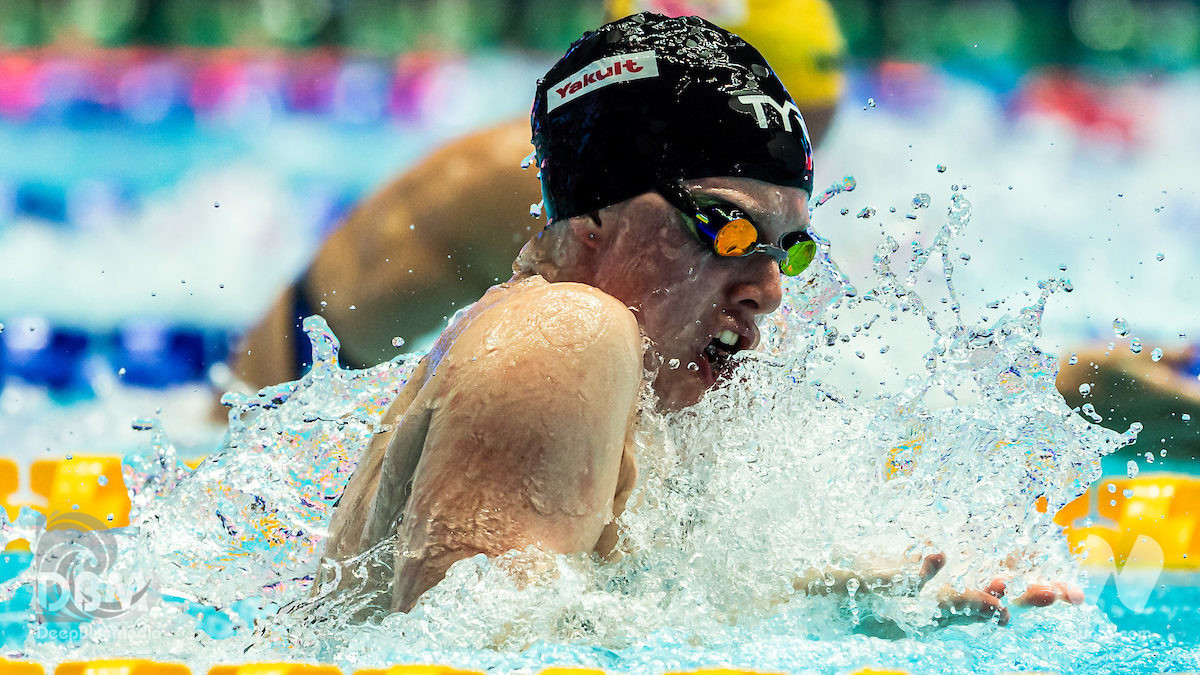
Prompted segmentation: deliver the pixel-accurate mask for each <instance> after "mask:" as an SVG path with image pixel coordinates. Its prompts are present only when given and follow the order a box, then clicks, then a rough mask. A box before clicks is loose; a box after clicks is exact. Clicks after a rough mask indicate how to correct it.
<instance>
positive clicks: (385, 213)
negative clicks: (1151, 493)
mask: <svg viewBox="0 0 1200 675" xmlns="http://www.w3.org/2000/svg"><path fill="white" fill-rule="evenodd" d="M607 9H608V13H609V16H610V17H611V18H614V19H615V18H617V17H621V16H626V15H628V14H632V13H633V12H635V11H640V10H653V11H659V12H660V13H663V14H672V13H673V12H679V13H688V14H691V13H694V14H701V15H705V13H706V11H707V13H708V15H709V17H710V18H711V19H712V20H713V21H714V23H716V24H718V25H720V26H723V27H725V28H727V29H729V30H731V31H732V32H734V33H736V34H738V35H741V36H742V37H744V38H745V39H747V40H749V41H750V42H752V43H753V44H755V45H757V46H759V48H760V49H762V50H763V52H764V53H765V54H766V56H767V57H768V59H769V60H770V62H771V64H772V65H773V66H774V68H775V71H776V73H777V74H778V75H779V77H780V78H781V79H782V80H783V82H784V84H785V86H787V88H788V90H789V91H790V92H791V93H792V94H793V95H794V96H795V98H794V99H793V100H795V101H796V103H797V104H798V105H799V106H800V109H801V111H802V112H803V113H804V119H805V121H806V122H807V123H808V129H809V133H810V134H811V138H813V139H820V138H821V137H822V136H823V135H824V133H825V130H826V129H827V128H828V126H829V124H830V122H831V121H832V118H833V111H834V106H835V104H836V102H837V99H838V96H839V95H840V93H841V90H842V86H843V74H842V66H841V64H842V55H843V51H844V49H845V41H844V40H843V38H842V35H841V32H840V31H839V30H838V26H837V21H836V18H835V17H834V14H833V10H832V8H831V7H830V6H829V5H828V4H827V2H826V0H723V1H722V2H712V1H711V0H609V2H608V6H607ZM530 149H531V148H530V147H529V124H528V120H525V119H516V120H512V121H509V122H506V123H503V124H500V125H498V126H495V127H492V128H489V129H485V130H482V131H479V132H476V133H472V134H470V135H467V136H465V137H463V138H461V139H459V140H457V141H454V142H452V143H450V144H448V145H446V146H445V147H442V148H440V149H438V150H436V151H434V152H433V153H432V154H431V155H429V156H428V157H426V158H425V159H424V160H422V161H421V162H420V163H418V164H417V165H416V166H415V167H413V168H412V169H411V170H409V171H407V172H406V173H404V174H403V175H401V176H400V177H398V178H397V179H396V180H395V181H393V182H392V183H391V184H389V185H387V186H386V187H384V188H383V189H382V190H381V191H380V192H378V193H377V194H375V195H374V196H372V197H370V198H369V199H367V200H366V201H365V202H363V203H362V204H361V205H359V206H358V207H357V208H356V209H355V210H354V212H353V213H352V214H351V215H350V216H349V218H348V219H347V220H346V222H345V224H344V225H342V227H340V228H339V229H338V230H337V231H335V232H334V233H333V234H332V235H331V236H330V237H329V239H328V240H327V241H326V242H325V243H324V245H323V246H322V247H321V249H320V250H319V251H318V252H317V254H316V257H315V258H314V259H313V261H312V263H311V265H310V266H309V267H308V269H307V270H306V271H305V273H304V274H303V275H302V276H301V278H300V279H298V280H297V281H295V282H294V283H293V284H292V285H291V286H289V287H288V288H287V289H285V290H284V292H283V293H282V294H281V295H280V296H279V297H278V298H277V299H276V300H275V302H274V303H273V304H272V306H271V307H270V309H269V310H268V311H267V313H266V315H264V317H263V318H262V319H261V320H260V321H259V322H258V324H257V325H256V326H254V327H253V328H252V329H251V330H250V331H249V332H248V333H247V334H246V336H245V337H244V338H243V340H242V342H241V344H239V345H238V347H237V348H236V349H235V352H234V353H233V354H231V355H230V359H229V360H230V363H231V369H232V371H233V374H234V375H235V376H236V378H237V379H239V380H241V381H242V382H244V383H246V384H248V385H249V386H250V387H252V388H253V389H257V388H260V387H264V386H268V385H273V384H278V383H280V382H287V381H290V380H295V379H297V378H299V377H300V376H301V375H302V374H303V372H304V370H305V369H306V368H307V365H308V364H309V362H310V359H311V355H310V353H309V343H308V340H307V338H306V337H305V336H304V333H303V331H302V330H301V327H300V322H301V320H302V319H303V318H304V317H306V316H308V315H310V314H316V313H319V314H322V315H323V316H324V317H325V318H326V320H327V321H329V324H330V326H331V327H332V328H333V330H334V331H335V332H336V333H337V336H338V339H339V340H340V342H341V351H340V353H339V357H340V359H341V362H342V364H343V365H346V366H348V367H353V368H360V367H365V366H370V365H374V364H376V363H378V362H380V361H383V360H385V359H389V358H391V357H393V356H395V354H396V351H397V350H396V348H395V347H394V346H393V344H392V340H393V338H394V337H403V338H405V339H406V340H408V342H409V343H410V344H415V343H418V342H420V341H421V340H420V337H421V336H424V335H426V334H431V333H434V332H435V331H437V330H439V329H440V328H442V327H444V326H445V324H446V317H447V316H448V315H450V314H453V313H454V312H455V311H456V310H458V309H459V308H461V307H465V306H466V305H467V304H469V303H471V302H473V301H474V300H475V299H477V298H478V297H479V296H480V294H482V293H483V292H484V291H485V290H486V289H487V288H488V287H490V286H492V285H493V284H495V283H496V282H498V281H502V280H504V279H506V278H507V277H508V276H509V275H510V274H512V259H513V255H514V254H515V253H516V252H517V250H518V249H519V247H520V246H521V244H522V243H524V242H525V241H526V240H527V239H529V237H530V236H532V235H533V234H535V233H536V231H537V230H538V229H540V228H539V227H538V226H537V221H536V220H535V219H533V218H531V217H530V216H529V210H530V205H531V204H532V203H534V202H537V201H538V199H539V194H540V192H541V187H540V186H539V184H538V180H537V169H536V168H532V169H529V170H527V171H524V170H522V169H521V168H520V161H521V158H522V157H525V156H526V155H528V154H529V151H530ZM222 385H223V388H225V389H228V388H231V387H233V386H235V385H234V383H231V382H228V383H222ZM225 415H226V411H225V410H224V409H221V410H220V415H219V416H220V417H221V418H222V419H223V418H224V417H225Z"/></svg>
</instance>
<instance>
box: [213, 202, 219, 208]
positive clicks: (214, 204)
mask: <svg viewBox="0 0 1200 675" xmlns="http://www.w3.org/2000/svg"><path fill="white" fill-rule="evenodd" d="M213 208H214V209H219V208H221V202H213Z"/></svg>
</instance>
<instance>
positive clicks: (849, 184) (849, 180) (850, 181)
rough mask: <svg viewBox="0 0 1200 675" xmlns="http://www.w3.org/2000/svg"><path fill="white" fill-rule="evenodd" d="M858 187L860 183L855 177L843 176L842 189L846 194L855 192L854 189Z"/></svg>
mask: <svg viewBox="0 0 1200 675" xmlns="http://www.w3.org/2000/svg"><path fill="white" fill-rule="evenodd" d="M856 187H858V181H856V180H854V176H842V189H843V190H845V191H846V192H854V188H856Z"/></svg>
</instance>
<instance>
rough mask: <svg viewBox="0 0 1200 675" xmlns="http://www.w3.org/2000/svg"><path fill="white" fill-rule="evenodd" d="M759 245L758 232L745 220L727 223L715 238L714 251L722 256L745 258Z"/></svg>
mask: <svg viewBox="0 0 1200 675" xmlns="http://www.w3.org/2000/svg"><path fill="white" fill-rule="evenodd" d="M756 243H758V230H757V229H755V227H754V225H751V224H750V221H749V220H746V219H745V218H738V219H737V220H731V221H729V222H728V223H725V226H724V227H722V228H721V229H720V230H719V231H718V232H717V236H715V237H713V250H715V251H716V252H717V255H722V256H743V255H746V254H747V253H749V252H750V249H752V248H754V245H755V244H756Z"/></svg>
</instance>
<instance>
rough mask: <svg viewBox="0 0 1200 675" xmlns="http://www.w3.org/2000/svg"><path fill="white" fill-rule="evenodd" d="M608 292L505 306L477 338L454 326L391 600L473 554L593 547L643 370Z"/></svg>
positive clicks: (632, 326) (627, 319)
mask: <svg viewBox="0 0 1200 675" xmlns="http://www.w3.org/2000/svg"><path fill="white" fill-rule="evenodd" d="M555 286H557V284H555ZM604 298H605V299H601V300H599V301H598V300H597V296H595V295H587V296H586V297H582V298H581V299H580V300H581V301H580V302H579V303H577V304H574V305H573V306H572V304H573V303H571V302H567V303H565V304H566V305H567V306H563V304H564V303H563V302H562V298H557V299H556V300H555V302H554V303H551V304H552V306H545V305H543V306H541V307H537V306H533V307H515V308H510V310H512V311H509V312H508V318H506V319H505V321H508V322H510V323H512V324H513V325H511V326H503V325H501V326H498V327H494V328H493V330H491V331H490V332H489V334H488V335H486V336H481V337H480V338H479V345H478V347H471V346H470V340H472V339H474V338H473V337H472V336H471V335H468V334H466V333H464V335H463V337H462V338H461V340H460V344H459V345H456V347H455V348H454V349H455V353H452V354H451V355H448V356H447V360H448V361H451V363H448V364H443V367H447V366H448V367H451V368H454V369H455V371H454V372H453V377H454V378H455V379H454V381H453V382H450V383H449V384H448V386H447V390H448V393H447V394H446V395H445V397H444V399H443V400H442V402H441V403H440V404H439V410H438V412H437V414H436V415H435V416H434V419H433V421H432V424H431V426H430V431H429V436H428V440H427V441H426V446H425V447H426V450H425V453H424V455H423V456H422V458H421V462H420V465H419V466H418V467H417V472H416V475H415V476H414V487H413V492H412V496H411V498H410V499H409V502H408V505H407V508H406V511H405V514H404V517H403V518H402V520H401V523H400V526H399V527H400V530H399V540H398V543H397V554H396V561H395V565H394V587H393V598H392V608H393V609H394V610H401V611H407V610H408V609H409V608H411V607H412V605H413V604H414V603H415V602H416V599H417V598H418V597H419V596H420V595H421V594H422V593H424V592H425V591H426V590H428V589H429V588H431V587H432V586H434V585H435V584H436V583H437V582H439V581H440V580H441V579H442V577H443V576H444V575H445V573H446V570H447V569H448V568H449V567H450V565H452V564H453V563H455V562H456V561H458V560H461V559H463V558H467V557H470V556H473V555H476V554H479V553H483V554H485V555H488V556H494V555H498V554H501V553H504V552H506V551H509V550H512V549H524V548H526V547H528V546H535V547H537V548H539V549H543V550H546V551H551V552H556V553H579V552H590V551H592V550H593V549H594V548H595V547H596V543H597V541H598V540H599V538H600V535H601V533H602V531H603V529H604V527H605V525H606V523H607V522H608V521H609V520H610V519H611V514H612V502H613V496H614V493H615V491H616V484H617V477H618V471H619V467H620V462H621V456H622V451H623V448H624V442H625V437H626V433H627V430H628V426H629V422H630V419H631V416H632V414H633V411H634V409H635V404H636V400H637V394H638V389H639V386H640V382H641V372H642V364H641V339H640V335H639V333H638V329H637V325H636V322H635V321H634V319H633V317H632V315H631V314H630V313H629V312H628V310H626V309H625V308H624V307H622V306H619V305H617V304H616V301H615V300H613V299H612V298H608V297H607V296H604ZM597 302H599V304H597ZM609 303H611V305H610V304H609ZM539 311H540V312H543V314H542V315H541V316H538V315H537V313H538V312H539ZM597 314H599V316H598V317H597ZM497 337H500V338H502V340H500V341H499V347H497V346H496V345H497V342H498V341H497V340H496V338H497ZM547 338H549V339H547ZM463 343H466V344H465V345H464V344H463Z"/></svg>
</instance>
